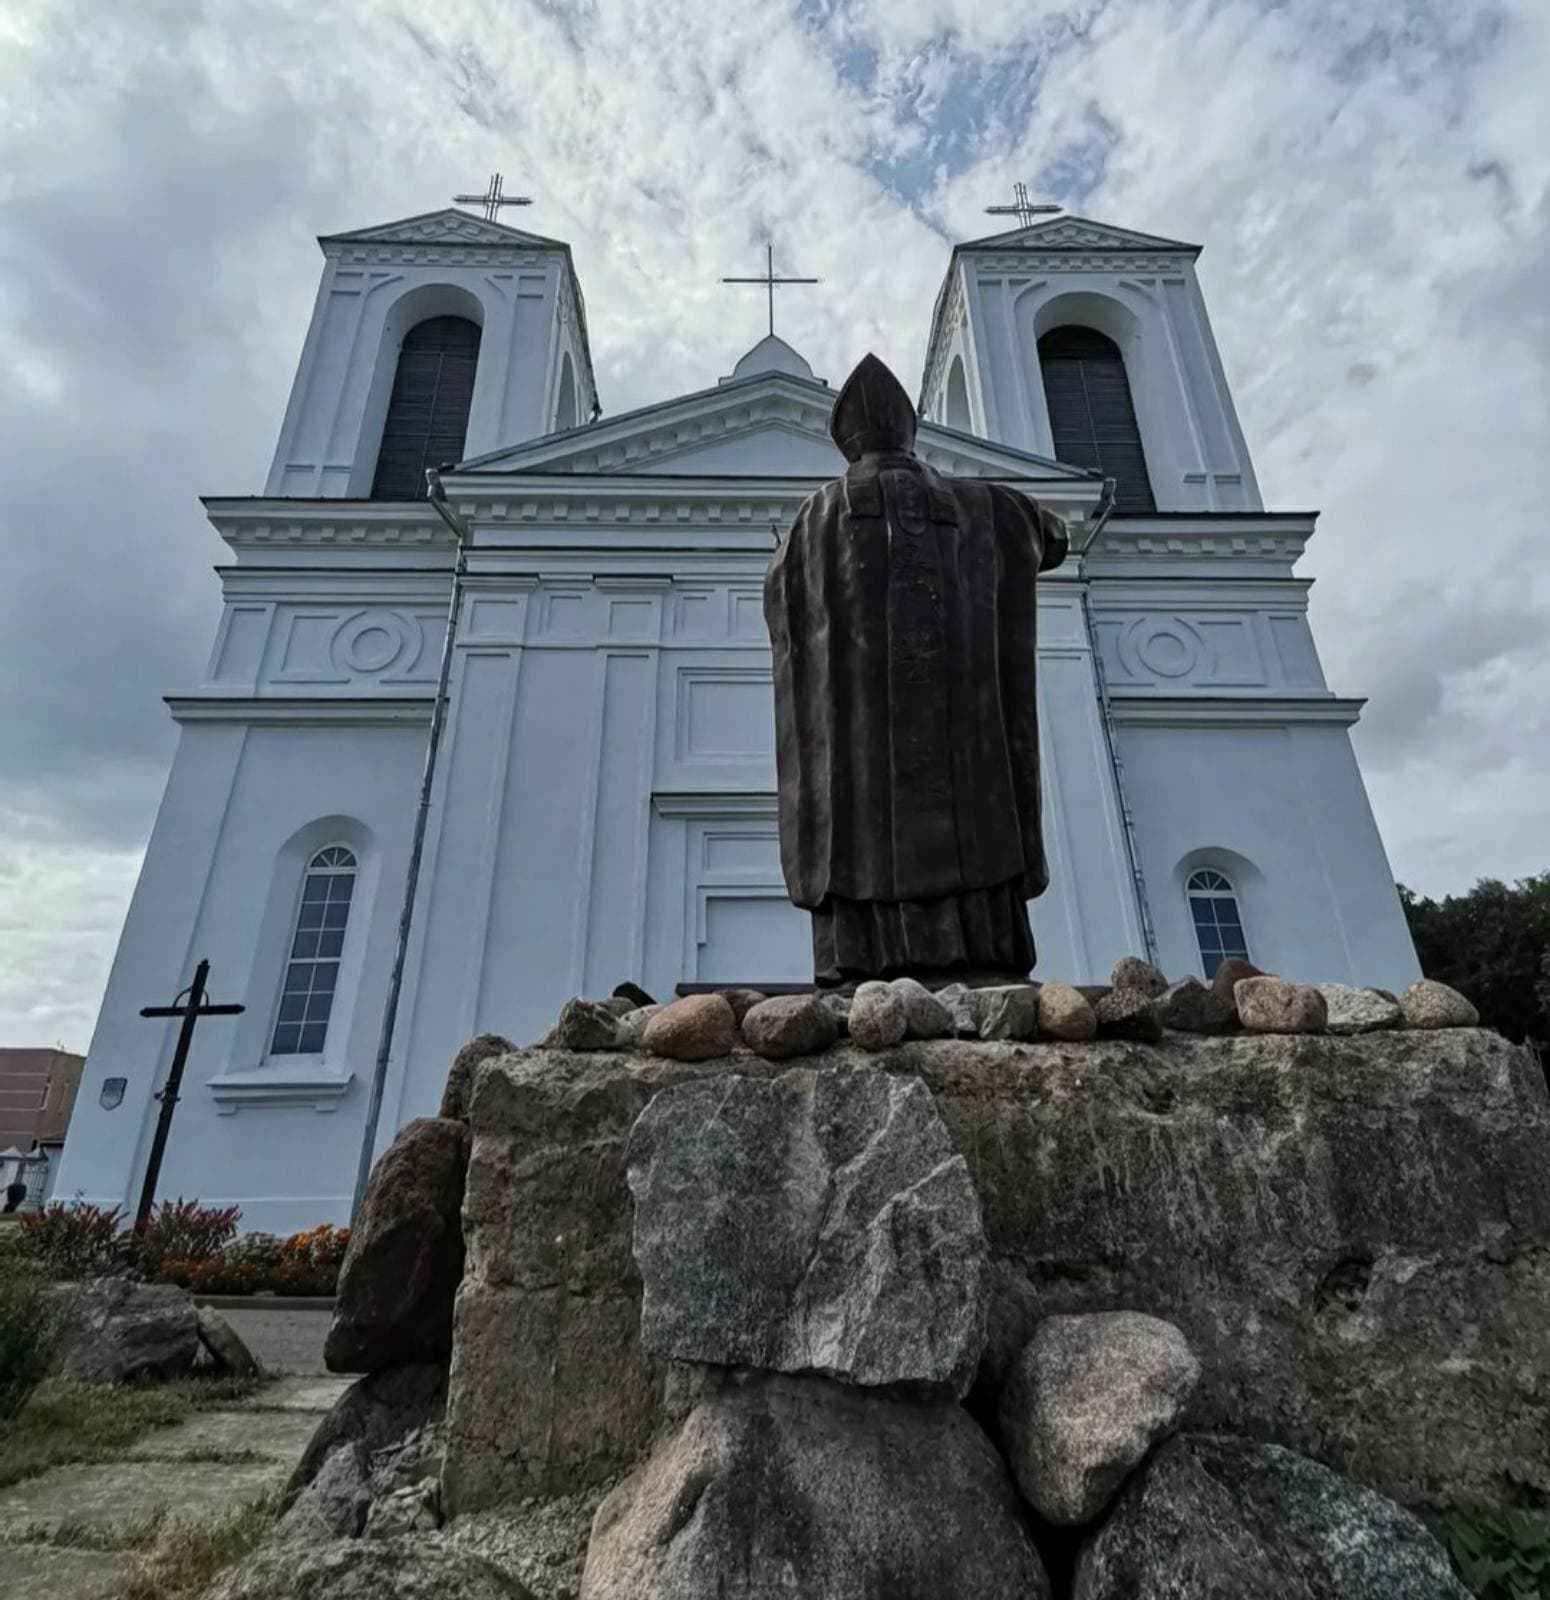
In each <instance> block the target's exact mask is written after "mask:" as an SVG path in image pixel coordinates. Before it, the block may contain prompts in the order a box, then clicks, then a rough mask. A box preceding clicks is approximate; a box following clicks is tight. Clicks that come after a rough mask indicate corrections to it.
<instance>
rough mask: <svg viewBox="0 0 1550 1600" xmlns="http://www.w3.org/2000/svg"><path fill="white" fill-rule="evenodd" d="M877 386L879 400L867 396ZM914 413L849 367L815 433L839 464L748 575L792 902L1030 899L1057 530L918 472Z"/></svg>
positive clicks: (1036, 513)
mask: <svg viewBox="0 0 1550 1600" xmlns="http://www.w3.org/2000/svg"><path fill="white" fill-rule="evenodd" d="M879 374H881V376H880V375H879ZM884 383H886V385H891V386H892V390H894V391H897V393H896V394H889V395H887V396H886V397H885V398H884V399H883V400H882V401H879V400H878V398H877V395H878V393H879V391H880V389H881V387H882V386H883V385H884ZM858 386H859V387H860V389H861V391H862V392H861V395H860V397H859V399H858V396H857V394H856V392H855V391H856V390H857V388H858ZM868 391H870V395H869V394H868ZM858 404H861V405H863V406H864V407H865V408H866V409H868V410H869V412H870V421H868V422H867V423H866V425H865V426H862V425H858V424H856V420H855V416H854V412H855V410H856V407H857V405H858ZM901 405H902V409H903V410H904V411H906V412H907V413H908V416H907V419H905V418H903V417H901V416H900V415H899V411H900V407H901ZM847 413H849V419H848V422H849V425H847ZM880 418H881V420H880ZM914 421H915V418H914V409H913V407H912V406H911V405H910V403H909V399H908V396H906V395H904V393H903V390H902V389H901V388H899V385H898V382H897V380H896V379H895V378H894V377H893V375H892V373H890V372H888V369H887V368H886V367H884V366H883V364H882V363H881V362H879V361H877V359H876V357H873V356H868V357H867V358H865V360H863V362H862V363H861V364H860V365H859V366H858V367H857V369H856V371H855V372H854V373H853V374H852V375H851V378H850V380H849V382H847V384H846V385H845V388H844V390H842V391H841V394H840V397H839V399H838V400H837V402H836V404H835V411H834V422H833V425H832V431H833V433H834V435H835V438H836V442H838V443H839V444H840V447H841V449H842V450H844V451H845V453H846V455H847V456H848V457H850V459H851V465H850V467H849V469H848V470H847V471H846V473H845V475H844V477H843V478H839V479H836V480H835V481H833V482H832V483H828V484H826V485H825V486H824V487H823V488H822V489H820V490H819V491H818V492H817V493H816V494H814V495H812V496H811V497H810V498H809V499H808V500H807V501H806V503H805V504H804V505H803V506H802V508H801V510H800V511H799V512H798V513H797V517H796V521H795V522H794V524H793V525H792V528H791V532H790V534H789V535H788V536H787V538H786V540H785V542H784V543H783V544H782V546H781V548H780V550H779V552H778V554H777V555H776V557H775V560H774V563H773V565H772V566H771V568H770V571H769V574H768V576H767V577H766V579H765V585H764V614H765V620H766V622H767V623H768V626H769V632H770V641H771V645H772V647H773V653H774V672H775V755H776V771H777V775H778V780H779V785H780V851H781V865H782V868H783V870H784V873H785V878H786V884H787V888H788V890H789V892H790V895H791V898H792V900H793V901H794V902H795V903H796V904H797V905H799V906H802V907H805V908H807V909H808V910H813V909H815V908H817V907H819V906H821V905H822V904H823V902H824V901H825V900H826V899H827V898H828V897H829V896H831V895H834V896H840V897H843V898H845V899H853V900H868V901H901V900H928V899H934V898H937V897H939V896H944V895H951V894H955V893H959V892H963V891H970V890H978V889H985V888H989V887H991V886H993V885H996V884H1002V883H1008V882H1011V881H1015V882H1017V883H1019V884H1020V885H1021V891H1022V895H1023V897H1024V898H1025V899H1031V898H1033V897H1034V896H1035V895H1038V894H1039V893H1041V892H1042V891H1043V889H1044V888H1045V886H1046V884H1047V883H1048V881H1049V873H1048V868H1047V866H1046V864H1045V858H1044V847H1043V841H1042V838H1041V836H1040V826H1039V728H1038V712H1037V702H1036V697H1035V696H1036V690H1035V627H1036V609H1035V583H1036V580H1037V577H1038V574H1039V572H1040V571H1041V570H1042V569H1047V568H1049V567H1053V566H1057V565H1058V564H1059V563H1060V562H1061V561H1062V560H1063V559H1064V557H1065V553H1066V539H1065V530H1064V526H1063V524H1062V523H1061V522H1060V520H1059V518H1057V517H1054V516H1052V515H1050V514H1049V513H1048V512H1044V511H1042V510H1041V509H1040V507H1039V506H1038V505H1037V504H1036V503H1035V502H1034V501H1032V500H1030V499H1028V498H1027V497H1025V496H1024V495H1021V494H1018V493H1017V492H1016V491H1014V490H1012V489H1009V488H1006V487H1004V486H1003V485H1001V484H996V483H990V482H985V481H980V480H976V479H970V478H949V477H944V476H942V475H941V474H939V473H937V472H934V471H933V470H932V469H931V468H929V467H927V466H925V465H924V464H923V463H922V462H921V461H920V460H919V459H918V458H917V457H916V456H915V455H914V454H913V453H912V450H911V446H912V444H913V440H914Z"/></svg>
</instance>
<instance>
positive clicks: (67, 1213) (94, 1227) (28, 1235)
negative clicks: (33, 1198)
mask: <svg viewBox="0 0 1550 1600" xmlns="http://www.w3.org/2000/svg"><path fill="white" fill-rule="evenodd" d="M123 1220H124V1214H123V1211H122V1209H121V1208H120V1207H118V1206H114V1207H113V1209H112V1210H111V1211H110V1210H108V1209H107V1208H106V1207H104V1206H88V1205H66V1204H65V1203H64V1202H63V1201H58V1200H56V1201H55V1202H54V1204H53V1205H51V1206H49V1207H48V1208H47V1210H44V1211H35V1212H32V1213H30V1214H28V1215H25V1216H23V1218H22V1223H21V1226H22V1233H21V1238H20V1240H19V1241H18V1248H19V1249H21V1250H22V1251H23V1252H25V1253H26V1255H27V1256H29V1257H30V1258H31V1259H32V1260H33V1261H34V1262H35V1263H36V1264H37V1266H38V1267H39V1268H40V1270H42V1271H43V1272H46V1273H47V1274H48V1275H49V1276H50V1277H52V1278H93V1277H97V1276H99V1275H100V1274H102V1273H104V1272H111V1271H112V1270H113V1269H114V1268H115V1267H118V1266H121V1265H122V1264H123V1259H124V1243H123V1235H122V1234H120V1232H119V1228H120V1225H121V1224H122V1222H123Z"/></svg>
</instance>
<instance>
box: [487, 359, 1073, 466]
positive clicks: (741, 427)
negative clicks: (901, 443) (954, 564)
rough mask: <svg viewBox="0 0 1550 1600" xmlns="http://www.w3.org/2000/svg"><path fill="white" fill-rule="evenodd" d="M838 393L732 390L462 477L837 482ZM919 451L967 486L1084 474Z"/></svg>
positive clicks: (764, 378)
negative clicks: (833, 424)
mask: <svg viewBox="0 0 1550 1600" xmlns="http://www.w3.org/2000/svg"><path fill="white" fill-rule="evenodd" d="M834 398H835V395H834V390H832V389H831V388H829V386H828V385H827V384H824V383H820V382H818V381H817V380H815V379H802V378H797V377H793V376H791V375H789V374H785V373H761V374H759V375H758V376H757V377H753V378H746V379H741V380H736V381H732V382H723V383H721V384H718V385H717V386H716V387H715V388H714V389H702V390H699V391H698V392H696V393H694V394H687V395H682V396H680V397H679V398H678V399H676V400H667V401H663V402H661V403H660V404H658V405H654V406H644V407H642V408H641V409H640V410H638V411H628V412H624V413H622V414H621V415H619V416H617V417H612V418H602V419H600V420H599V421H597V422H594V423H591V424H588V425H587V426H585V427H581V428H570V429H567V430H566V431H564V432H563V433H552V434H548V435H546V436H544V437H542V438H539V439H531V440H528V441H526V442H525V443H523V444H520V445H515V446H513V447H512V448H511V449H509V450H498V451H494V452H492V453H491V454H489V455H485V456H480V457H478V458H477V459H475V460H472V461H465V462H463V463H462V464H461V465H460V466H459V468H458V469H457V470H458V472H459V473H460V474H461V473H468V474H473V473H480V474H505V473H515V472H522V473H543V474H566V475H572V474H573V475H576V476H578V477H587V476H599V477H607V476H612V475H616V474H625V473H630V474H634V473H645V474H648V475H662V476H679V475H687V476H693V477H702V476H703V477H718V478H737V479H748V480H752V479H757V478H768V477H776V478H814V479H820V480H821V479H824V478H832V477H834V476H835V475H836V474H837V473H838V472H840V471H842V470H843V468H844V465H845V460H844V457H843V456H841V454H840V452H839V451H838V450H837V449H836V448H835V446H834V442H833V441H832V440H831V439H830V438H829V413H830V411H831V410H832V409H833V407H834ZM916 448H917V450H918V452H919V454H920V456H921V459H922V460H924V461H926V462H927V463H929V464H930V465H931V466H934V467H936V468H937V469H938V470H939V471H942V472H950V473H954V474H957V475H959V476H963V477H986V478H1069V479H1073V480H1077V481H1083V480H1085V479H1086V478H1087V476H1088V475H1087V474H1085V473H1083V472H1082V471H1081V470H1080V469H1078V468H1075V467H1067V466H1063V465H1061V464H1060V463H1059V462H1056V461H1051V460H1048V459H1046V458H1045V457H1042V456H1036V455H1033V454H1031V453H1030V452H1027V451H1022V450H1013V449H1010V448H1009V447H1007V446H1005V445H999V444H994V443H992V442H991V441H990V440H987V439H979V438H975V437H974V436H973V435H971V434H966V433H959V432H957V431H956V430H954V429H952V428H943V427H938V426H937V425H936V424H934V423H930V422H923V423H922V424H921V425H920V436H919V439H918V440H917V444H916Z"/></svg>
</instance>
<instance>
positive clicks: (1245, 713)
mask: <svg viewBox="0 0 1550 1600" xmlns="http://www.w3.org/2000/svg"><path fill="white" fill-rule="evenodd" d="M1109 703H1110V709H1111V711H1112V712H1113V716H1114V720H1115V722H1116V723H1118V724H1120V725H1121V726H1125V727H1142V726H1154V727H1234V728H1237V727H1248V726H1252V727H1262V728H1284V727H1288V726H1292V725H1295V724H1300V723H1322V724H1328V725H1333V726H1335V727H1341V728H1349V727H1351V726H1353V725H1354V724H1355V723H1356V722H1357V720H1358V719H1359V718H1360V717H1361V714H1362V707H1363V706H1364V705H1366V704H1367V702H1366V700H1365V699H1340V698H1337V697H1336V696H1334V695H1324V696H1297V695H1258V696H1254V695H1204V694H1203V695H1168V696H1164V695H1127V694H1124V693H1120V692H1115V693H1113V694H1111V695H1110V699H1109Z"/></svg>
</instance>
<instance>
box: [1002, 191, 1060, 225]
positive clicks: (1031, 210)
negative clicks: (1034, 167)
mask: <svg viewBox="0 0 1550 1600" xmlns="http://www.w3.org/2000/svg"><path fill="white" fill-rule="evenodd" d="M1059 210H1060V207H1059V206H1057V205H1052V204H1050V203H1049V202H1048V201H1044V200H1030V199H1029V198H1028V185H1027V184H1026V183H1014V184H1013V185H1012V203H1011V205H1009V206H986V207H985V211H986V213H987V214H988V215H990V216H992V217H1016V218H1017V220H1018V222H1019V223H1020V224H1021V225H1022V226H1023V227H1025V228H1026V227H1028V226H1029V225H1030V224H1031V223H1032V222H1033V219H1034V218H1035V217H1038V216H1045V215H1047V214H1048V213H1049V212H1051V211H1059Z"/></svg>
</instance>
